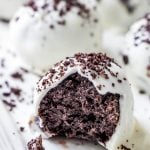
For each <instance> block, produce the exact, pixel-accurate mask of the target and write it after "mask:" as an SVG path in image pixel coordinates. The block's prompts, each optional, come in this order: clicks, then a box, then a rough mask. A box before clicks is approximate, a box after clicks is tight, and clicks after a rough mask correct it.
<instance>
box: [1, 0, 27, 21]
mask: <svg viewBox="0 0 150 150" xmlns="http://www.w3.org/2000/svg"><path fill="white" fill-rule="evenodd" d="M25 1H26V0H0V17H2V18H5V19H11V18H12V17H13V15H14V14H15V12H16V11H17V9H18V8H19V7H20V6H21V5H22V4H23V3H24V2H25Z"/></svg>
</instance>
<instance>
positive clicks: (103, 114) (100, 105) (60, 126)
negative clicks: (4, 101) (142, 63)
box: [34, 53, 133, 150]
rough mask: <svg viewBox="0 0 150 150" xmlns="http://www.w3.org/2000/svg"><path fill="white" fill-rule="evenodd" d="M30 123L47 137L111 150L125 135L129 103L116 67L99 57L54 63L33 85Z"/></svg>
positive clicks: (124, 82) (129, 118) (77, 56)
mask: <svg viewBox="0 0 150 150" xmlns="http://www.w3.org/2000/svg"><path fill="white" fill-rule="evenodd" d="M34 102H35V104H36V116H37V117H36V118H38V119H37V120H36V123H37V124H38V126H39V127H40V128H41V129H42V131H43V132H45V133H46V135H48V136H49V137H54V136H63V137H66V138H77V139H83V140H87V141H92V142H97V143H99V144H101V145H103V146H105V147H106V148H108V149H109V150H116V149H117V147H118V146H120V144H121V143H122V142H123V141H124V140H126V138H127V137H128V136H129V135H130V133H131V128H132V126H133V116H132V114H133V113H132V107H133V99H132V94H131V91H130V87H129V83H128V81H127V80H126V78H125V76H124V73H123V70H122V68H121V67H120V66H119V64H117V63H116V62H115V61H114V60H113V59H112V58H109V57H107V56H106V55H105V54H102V53H89V54H84V53H78V54H75V55H74V56H73V57H67V58H66V59H64V60H62V61H61V62H58V63H57V64H55V65H54V67H52V68H51V69H50V70H49V71H48V72H47V74H46V75H45V76H43V77H42V78H41V80H40V81H39V82H38V84H37V88H36V91H35V95H34Z"/></svg>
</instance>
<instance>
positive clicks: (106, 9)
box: [100, 0, 150, 29]
mask: <svg viewBox="0 0 150 150" xmlns="http://www.w3.org/2000/svg"><path fill="white" fill-rule="evenodd" d="M100 6H101V8H100V10H101V21H102V23H103V26H104V27H112V26H119V25H120V26H122V27H124V28H126V29H127V27H128V25H130V24H131V23H132V22H133V21H135V20H136V19H137V18H140V17H142V15H144V14H145V13H147V12H149V11H150V2H149V1H148V0H101V4H100Z"/></svg>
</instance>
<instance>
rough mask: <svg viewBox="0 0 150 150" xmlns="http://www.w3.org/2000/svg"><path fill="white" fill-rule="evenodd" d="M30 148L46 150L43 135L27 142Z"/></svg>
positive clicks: (30, 149) (32, 149)
mask: <svg viewBox="0 0 150 150" xmlns="http://www.w3.org/2000/svg"><path fill="white" fill-rule="evenodd" d="M27 147H28V150H45V149H44V147H43V146H42V137H41V136H39V137H37V138H36V139H32V140H31V141H30V142H28V144H27Z"/></svg>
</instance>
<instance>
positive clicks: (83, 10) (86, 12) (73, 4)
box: [25, 0, 98, 18]
mask: <svg viewBox="0 0 150 150" xmlns="http://www.w3.org/2000/svg"><path fill="white" fill-rule="evenodd" d="M52 2H53V3H49V2H45V3H44V4H43V6H41V8H39V7H38V6H37V4H36V1H35V0H30V1H29V2H28V3H26V4H25V6H27V7H31V8H32V9H33V10H34V11H38V9H43V10H46V9H47V10H48V7H49V5H53V10H54V11H59V16H60V17H63V16H65V15H66V14H67V13H69V12H70V11H71V10H72V9H73V8H77V9H78V15H79V16H80V17H82V18H89V17H90V9H88V8H87V7H86V5H84V4H83V3H82V2H80V1H79V0H52ZM61 2H64V3H65V5H64V7H63V8H62V9H59V4H60V3H61ZM97 2H98V1H97ZM93 9H95V7H94V8H93ZM48 13H51V12H50V11H48Z"/></svg>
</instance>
